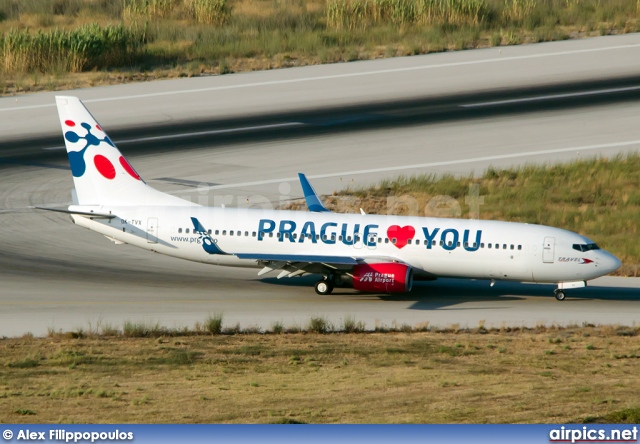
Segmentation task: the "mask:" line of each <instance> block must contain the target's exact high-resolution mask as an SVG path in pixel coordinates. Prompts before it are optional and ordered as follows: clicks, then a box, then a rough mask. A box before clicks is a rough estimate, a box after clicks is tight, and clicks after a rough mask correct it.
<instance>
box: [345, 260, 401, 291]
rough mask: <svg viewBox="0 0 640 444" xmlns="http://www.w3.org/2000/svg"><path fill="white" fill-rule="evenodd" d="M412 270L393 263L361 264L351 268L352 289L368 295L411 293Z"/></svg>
mask: <svg viewBox="0 0 640 444" xmlns="http://www.w3.org/2000/svg"><path fill="white" fill-rule="evenodd" d="M412 285H413V269H412V268H411V267H409V266H407V265H405V264H397V263H394V262H390V263H383V264H361V265H356V266H355V267H353V288H355V289H356V290H359V291H366V292H370V293H381V292H382V293H404V292H407V291H411V287H412Z"/></svg>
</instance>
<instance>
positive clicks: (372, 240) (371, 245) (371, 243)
mask: <svg viewBox="0 0 640 444" xmlns="http://www.w3.org/2000/svg"><path fill="white" fill-rule="evenodd" d="M376 236H377V234H376V233H369V235H368V236H367V248H368V249H369V250H375V249H376V246H377V239H376Z"/></svg>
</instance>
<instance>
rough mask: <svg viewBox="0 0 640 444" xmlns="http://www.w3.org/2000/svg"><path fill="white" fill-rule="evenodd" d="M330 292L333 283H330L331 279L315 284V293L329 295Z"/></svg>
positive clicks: (321, 280)
mask: <svg viewBox="0 0 640 444" xmlns="http://www.w3.org/2000/svg"><path fill="white" fill-rule="evenodd" d="M332 291H333V282H331V279H328V278H324V279H320V280H319V281H318V282H316V293H318V294H320V295H327V294H331V292H332Z"/></svg>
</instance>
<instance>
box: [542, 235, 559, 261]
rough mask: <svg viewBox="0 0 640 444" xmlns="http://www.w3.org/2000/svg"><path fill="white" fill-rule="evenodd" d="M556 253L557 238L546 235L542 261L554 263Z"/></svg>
mask: <svg viewBox="0 0 640 444" xmlns="http://www.w3.org/2000/svg"><path fill="white" fill-rule="evenodd" d="M555 255H556V238H555V237H545V238H544V244H543V245H542V262H545V263H548V264H550V263H553V260H554V257H555Z"/></svg>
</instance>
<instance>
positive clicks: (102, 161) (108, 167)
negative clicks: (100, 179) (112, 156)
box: [93, 154, 116, 180]
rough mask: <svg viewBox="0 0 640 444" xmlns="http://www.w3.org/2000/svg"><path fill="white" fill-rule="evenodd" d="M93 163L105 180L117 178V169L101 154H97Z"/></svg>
mask: <svg viewBox="0 0 640 444" xmlns="http://www.w3.org/2000/svg"><path fill="white" fill-rule="evenodd" d="M93 163H94V164H95V166H96V169H97V170H98V172H99V173H100V174H102V176H104V178H105V179H109V180H111V179H113V178H114V177H116V169H115V167H114V166H113V164H112V163H111V161H110V160H109V159H107V158H106V157H104V156H101V155H100V154H96V156H95V157H94V158H93Z"/></svg>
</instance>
